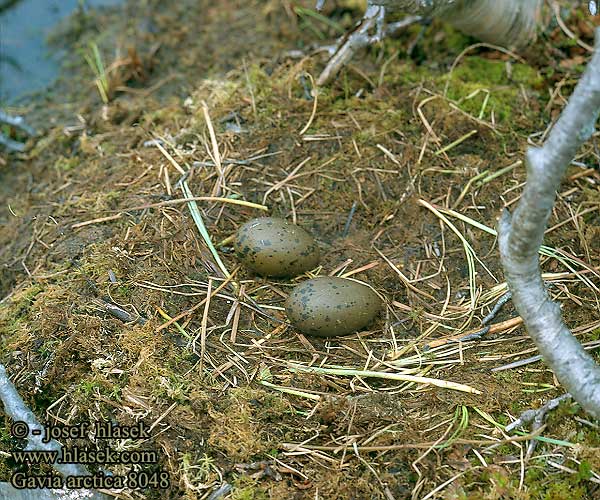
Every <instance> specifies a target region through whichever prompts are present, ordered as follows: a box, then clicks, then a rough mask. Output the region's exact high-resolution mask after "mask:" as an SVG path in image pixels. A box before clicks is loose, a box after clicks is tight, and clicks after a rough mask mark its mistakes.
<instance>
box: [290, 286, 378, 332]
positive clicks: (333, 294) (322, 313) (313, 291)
mask: <svg viewBox="0 0 600 500" xmlns="http://www.w3.org/2000/svg"><path fill="white" fill-rule="evenodd" d="M381 306H382V302H381V299H380V298H379V296H378V295H377V294H376V293H375V292H374V291H373V290H371V289H370V288H369V287H368V286H366V285H362V284H361V283H357V282H356V281H352V280H348V279H344V278H329V277H320V278H314V279H311V280H307V281H304V282H303V283H301V284H299V285H298V286H297V287H295V288H294V289H293V290H292V293H290V296H289V297H288V299H287V301H286V303H285V311H286V313H287V316H288V318H289V320H290V322H291V323H292V325H293V326H294V327H295V328H297V329H298V330H300V331H301V332H302V333H305V334H307V335H316V336H319V337H333V336H338V335H348V334H349V333H353V332H356V331H358V330H362V329H363V328H365V327H366V326H367V325H369V323H371V321H373V319H375V316H376V315H377V313H378V312H379V311H380V310H381Z"/></svg>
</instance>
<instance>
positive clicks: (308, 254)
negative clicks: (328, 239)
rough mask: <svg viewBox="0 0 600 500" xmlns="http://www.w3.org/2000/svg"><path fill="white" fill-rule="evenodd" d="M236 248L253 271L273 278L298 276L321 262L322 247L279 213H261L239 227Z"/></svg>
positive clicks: (244, 262) (243, 261)
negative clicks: (279, 215)
mask: <svg viewBox="0 0 600 500" xmlns="http://www.w3.org/2000/svg"><path fill="white" fill-rule="evenodd" d="M234 248H235V252H236V254H237V256H238V258H239V259H240V261H241V262H242V263H243V264H244V265H245V266H246V267H247V268H248V269H250V270H251V271H254V272H255V273H257V274H260V275H262V276H271V277H274V278H283V277H293V276H298V275H299V274H302V273H304V272H306V271H310V270H311V269H314V268H315V267H317V265H318V264H319V257H320V255H319V247H318V246H317V243H316V241H315V239H314V238H313V237H312V236H311V235H310V234H309V233H308V232H307V231H305V230H304V229H302V228H301V227H299V226H296V225H295V224H291V223H290V222H287V221H285V220H283V219H278V218H276V217H259V218H258V219H252V220H251V221H249V222H246V224H244V225H243V226H242V227H240V228H239V230H238V232H237V234H236V237H235V241H234Z"/></svg>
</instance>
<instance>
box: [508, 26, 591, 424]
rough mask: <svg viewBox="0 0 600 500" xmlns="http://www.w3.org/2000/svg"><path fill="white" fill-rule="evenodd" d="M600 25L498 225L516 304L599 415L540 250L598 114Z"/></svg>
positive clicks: (577, 393)
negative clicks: (593, 45) (515, 200)
mask: <svg viewBox="0 0 600 500" xmlns="http://www.w3.org/2000/svg"><path fill="white" fill-rule="evenodd" d="M599 47H600V28H597V29H596V51H595V53H594V55H593V57H592V59H591V61H590V62H589V64H588V66H587V68H586V70H585V73H584V74H583V76H582V78H581V79H580V81H579V83H578V84H577V86H576V87H575V90H574V91H573V94H572V95H571V97H570V98H569V102H568V104H567V105H566V106H565V108H564V109H563V111H562V113H561V115H560V118H559V119H558V121H557V122H556V124H555V125H554V127H553V128H552V130H551V131H550V134H549V136H548V139H547V140H546V142H545V144H544V145H543V146H542V147H540V148H529V149H528V151H527V184H526V186H525V189H524V191H523V194H522V196H521V199H520V201H519V204H518V206H517V208H516V210H515V212H514V214H513V216H512V217H511V215H510V214H509V212H508V211H507V210H505V211H504V212H503V214H502V216H501V218H500V221H499V223H498V234H499V238H498V242H499V247H500V255H501V259H502V265H503V268H504V274H505V277H506V281H507V283H508V286H509V288H510V290H511V292H512V295H513V303H514V305H515V308H516V310H517V312H518V313H519V315H520V316H521V317H522V318H523V321H524V324H525V326H526V328H527V331H528V332H529V335H531V337H532V338H533V340H534V342H535V344H536V345H537V347H538V349H539V351H540V353H541V355H542V357H543V359H544V361H545V362H546V363H547V364H548V366H550V368H551V369H552V371H553V372H554V373H555V375H556V377H557V378H558V380H559V381H560V383H561V384H562V385H563V386H564V387H565V389H566V390H567V391H568V392H570V393H571V394H572V396H573V398H574V399H575V401H577V402H578V403H579V404H580V405H581V406H582V407H583V408H584V409H585V410H586V411H587V412H589V413H590V414H591V415H593V416H594V417H596V418H600V366H598V365H597V364H596V363H595V362H594V360H593V358H592V357H591V356H590V355H589V354H588V353H587V352H586V351H585V350H584V349H583V347H582V346H581V344H580V343H579V342H578V341H577V339H576V338H575V337H574V336H573V335H572V334H571V332H570V331H569V329H568V328H567V327H566V325H565V323H564V321H563V319H562V314H561V311H560V307H559V305H558V304H556V303H554V302H553V301H552V300H551V299H550V297H549V296H548V293H547V292H546V289H545V287H544V283H543V281H542V276H541V271H540V266H539V257H538V250H539V248H540V245H541V244H542V241H543V238H544V231H545V229H546V225H547V222H548V219H549V217H550V214H551V211H552V207H553V205H554V200H555V198H556V191H557V189H558V188H559V186H560V182H561V180H562V178H563V176H564V174H565V171H566V169H567V166H568V165H569V163H570V162H571V160H572V159H573V158H574V156H575V154H576V152H577V150H578V149H579V147H580V146H581V145H582V144H583V142H585V141H586V140H588V139H589V138H590V137H591V135H592V134H593V132H594V130H595V124H596V120H597V119H598V115H599V114H600V49H599Z"/></svg>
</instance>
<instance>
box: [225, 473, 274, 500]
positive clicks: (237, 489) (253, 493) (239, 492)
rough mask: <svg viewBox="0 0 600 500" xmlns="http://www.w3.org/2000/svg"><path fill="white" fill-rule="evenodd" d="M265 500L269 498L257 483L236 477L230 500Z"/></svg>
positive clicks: (246, 478)
mask: <svg viewBox="0 0 600 500" xmlns="http://www.w3.org/2000/svg"><path fill="white" fill-rule="evenodd" d="M267 498H269V497H268V496H267V494H266V493H265V491H264V490H263V489H262V488H260V487H259V485H258V481H256V480H254V479H252V478H249V477H246V476H237V477H236V478H235V480H234V481H233V488H232V491H231V500H267Z"/></svg>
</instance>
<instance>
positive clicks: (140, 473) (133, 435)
mask: <svg viewBox="0 0 600 500" xmlns="http://www.w3.org/2000/svg"><path fill="white" fill-rule="evenodd" d="M90 430H93V431H94V432H93V434H94V436H95V437H96V439H98V440H99V442H103V441H105V440H108V439H129V440H132V441H133V442H135V441H138V440H140V441H143V440H146V439H148V438H149V436H150V432H149V429H147V428H146V427H145V426H144V424H143V423H141V422H140V423H139V424H137V425H135V426H118V425H109V424H104V423H100V422H97V423H96V424H95V425H93V426H92V425H90V424H89V423H86V422H83V423H81V424H78V425H54V426H50V425H48V426H45V427H44V428H43V429H41V428H38V426H35V427H31V428H30V426H29V424H28V423H27V422H23V421H20V420H19V421H15V422H13V423H12V425H11V427H10V432H11V435H12V437H14V438H17V439H30V438H31V437H33V436H41V439H40V440H41V442H42V443H43V444H48V443H52V441H53V440H54V439H68V438H71V439H84V438H86V437H87V433H88V431H90ZM49 446H52V447H54V446H57V447H59V448H60V449H56V448H55V449H46V450H13V451H12V453H11V456H12V458H13V460H14V462H15V463H16V464H17V468H18V469H22V468H26V469H28V470H27V471H20V470H18V471H15V472H14V473H13V474H12V476H11V478H10V484H11V486H12V487H13V488H16V489H18V490H23V489H42V488H53V489H61V488H67V489H122V488H132V489H140V488H141V489H146V488H152V489H155V488H158V489H167V488H169V487H170V479H169V474H168V472H166V471H164V470H162V469H160V468H158V467H156V466H157V464H158V461H159V457H158V454H157V453H156V452H155V451H152V450H123V451H116V450H113V449H111V448H109V447H98V448H95V447H87V446H86V447H79V446H72V447H71V446H63V447H60V446H59V445H58V443H56V442H54V444H50V445H49ZM43 464H47V465H51V466H57V465H62V464H82V465H83V464H94V465H102V464H105V465H114V464H131V465H135V466H137V467H133V468H131V469H130V470H129V472H127V473H126V474H125V475H117V474H111V473H109V472H107V473H105V472H103V471H98V472H96V473H94V474H92V473H89V472H87V470H86V469H85V468H83V470H82V471H81V472H80V474H79V475H66V476H63V475H60V474H55V473H47V474H35V473H32V472H31V470H30V468H36V467H35V466H37V465H43ZM143 464H144V465H154V466H153V467H151V468H152V470H151V471H145V470H141V468H140V467H139V466H140V465H143Z"/></svg>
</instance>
